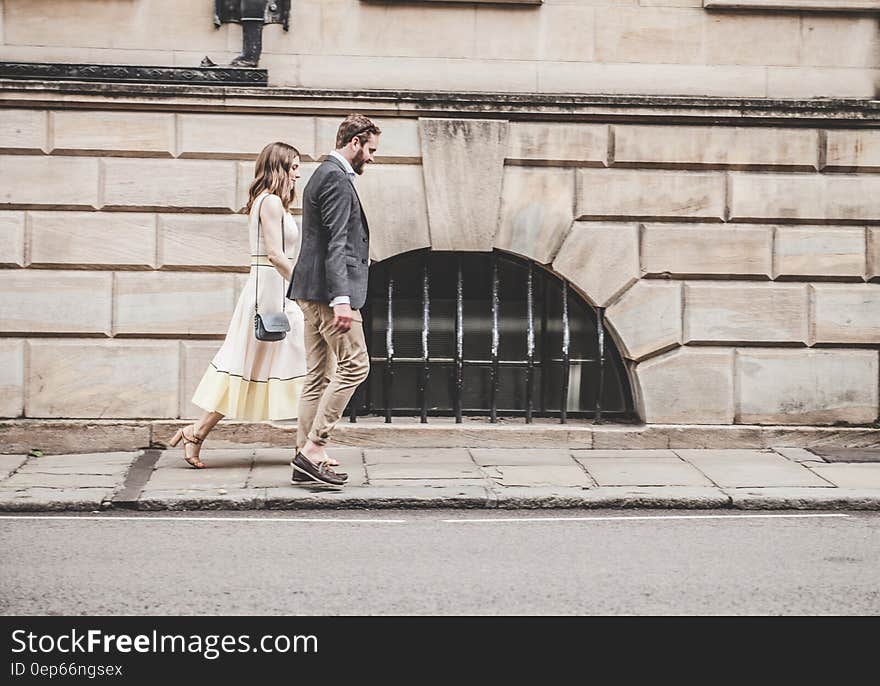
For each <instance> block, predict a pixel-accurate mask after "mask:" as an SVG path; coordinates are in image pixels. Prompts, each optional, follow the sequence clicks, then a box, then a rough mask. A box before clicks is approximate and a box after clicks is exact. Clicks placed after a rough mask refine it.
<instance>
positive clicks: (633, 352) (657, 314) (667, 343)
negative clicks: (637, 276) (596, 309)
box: [605, 281, 682, 360]
mask: <svg viewBox="0 0 880 686" xmlns="http://www.w3.org/2000/svg"><path fill="white" fill-rule="evenodd" d="M681 289H682V284H681V283H663V282H647V281H638V282H637V283H636V284H635V285H634V286H633V287H632V288H630V289H629V290H628V291H626V292H625V293H624V294H623V295H622V296H621V297H620V299H619V300H618V301H617V302H615V303H614V304H613V305H611V307H609V308H608V310H607V311H606V313H605V316H606V320H607V322H608V324H610V326H611V328H612V329H613V330H614V332H615V333H616V334H617V336H616V340H617V341H618V344H619V349H620V352H621V354H622V355H623V356H624V357H626V358H628V359H630V360H640V359H642V358H643V357H646V356H648V355H651V354H653V353H656V352H658V351H661V350H666V349H667V348H672V347H675V346H677V345H679V344H680V343H681V314H682V312H681V310H682V305H681V300H682V298H681V295H682V294H681Z"/></svg>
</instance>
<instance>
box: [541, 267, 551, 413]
mask: <svg viewBox="0 0 880 686" xmlns="http://www.w3.org/2000/svg"><path fill="white" fill-rule="evenodd" d="M541 276H542V279H541V283H542V285H543V288H544V304H543V307H542V308H541V412H542V413H543V412H546V411H547V379H548V378H549V376H550V364H549V361H550V352H549V350H548V349H547V317H548V313H547V311H548V310H549V309H550V288H549V287H548V283H547V281H548V280H547V278H546V277H545V276H544V274H543V273H542V275H541Z"/></svg>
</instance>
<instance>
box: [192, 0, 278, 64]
mask: <svg viewBox="0 0 880 686" xmlns="http://www.w3.org/2000/svg"><path fill="white" fill-rule="evenodd" d="M229 23H235V24H241V28H242V48H241V54H240V55H239V56H238V57H236V58H235V59H234V60H232V62H231V63H230V66H232V67H256V66H257V65H259V63H260V55H261V54H262V52H263V27H264V26H265V25H266V24H281V26H282V27H283V28H284V30H285V31H288V30H289V29H290V0H214V26H216V27H217V28H219V27H220V26H222V25H223V24H229ZM202 66H203V67H214V66H217V65H216V64H215V63H214V62H213V61H212V60H211V59H210V58H209V57H205V58H204V59H203V60H202Z"/></svg>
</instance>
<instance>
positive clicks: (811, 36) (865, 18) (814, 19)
mask: <svg viewBox="0 0 880 686" xmlns="http://www.w3.org/2000/svg"><path fill="white" fill-rule="evenodd" d="M835 4H838V3H835ZM875 9H877V10H880V3H878V4H877V5H876V7H875ZM801 40H802V42H803V53H802V61H801V64H803V65H805V66H817V67H876V66H877V65H878V64H880V37H878V35H877V17H876V15H874V16H870V15H867V14H866V15H862V16H857V15H852V16H842V15H827V14H826V15H823V16H818V15H805V16H804V17H803V24H802V26H801Z"/></svg>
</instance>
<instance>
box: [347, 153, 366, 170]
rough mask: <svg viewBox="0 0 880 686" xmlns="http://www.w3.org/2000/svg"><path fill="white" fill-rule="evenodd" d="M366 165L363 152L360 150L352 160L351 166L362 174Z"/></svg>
mask: <svg viewBox="0 0 880 686" xmlns="http://www.w3.org/2000/svg"><path fill="white" fill-rule="evenodd" d="M365 166H366V163H365V162H364V156H363V153H361V152H358V153H357V156H356V157H355V158H354V159H353V160H352V161H351V168H352V169H354V173H355V174H358V175H360V174H363V173H364V167H365Z"/></svg>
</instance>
